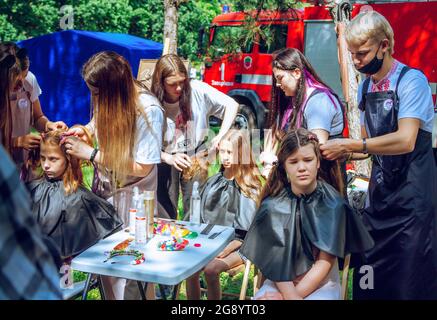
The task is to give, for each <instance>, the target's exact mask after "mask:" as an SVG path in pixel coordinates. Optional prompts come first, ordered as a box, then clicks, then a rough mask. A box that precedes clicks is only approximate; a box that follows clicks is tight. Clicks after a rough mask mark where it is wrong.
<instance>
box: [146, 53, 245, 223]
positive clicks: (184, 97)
mask: <svg viewBox="0 0 437 320" xmlns="http://www.w3.org/2000/svg"><path fill="white" fill-rule="evenodd" d="M151 90H152V92H153V93H154V94H155V95H156V97H157V98H158V100H159V101H160V102H161V103H162V105H163V107H164V113H165V117H166V121H167V129H166V134H165V139H164V148H163V151H162V153H161V157H162V161H163V163H162V164H160V165H159V181H158V184H159V185H158V190H159V191H158V198H159V199H158V200H159V202H160V204H161V205H162V206H163V207H164V208H165V210H166V211H167V213H168V214H169V215H170V216H171V217H172V218H177V205H178V199H179V189H181V190H182V196H183V203H184V213H185V215H186V214H188V212H189V203H190V201H189V198H190V196H191V192H192V187H193V183H194V181H199V182H200V184H202V183H204V182H205V181H204V180H203V179H201V178H200V177H198V176H194V177H193V179H191V180H189V181H184V180H183V179H181V171H182V170H183V169H186V168H189V167H190V166H191V165H192V161H191V158H192V157H193V156H195V155H196V154H199V153H200V152H202V151H205V150H207V149H208V147H207V145H206V143H205V142H206V139H207V138H208V134H209V132H208V129H209V117H210V116H215V117H217V118H220V119H223V122H222V125H221V128H220V131H219V133H218V135H217V136H216V137H214V139H212V141H211V147H212V148H213V149H215V148H216V147H217V145H218V143H219V142H220V140H221V139H222V138H223V137H224V135H225V134H226V132H228V130H229V129H230V128H231V126H232V125H233V123H234V119H235V116H236V114H237V110H238V103H237V102H236V101H235V100H234V99H232V98H231V97H229V96H227V95H226V94H224V93H222V92H220V91H218V90H216V89H215V88H213V87H211V86H210V85H208V84H206V83H204V82H201V81H198V80H191V81H190V79H189V75H188V71H187V69H186V68H185V65H184V63H183V62H182V60H181V59H180V58H179V57H178V56H177V55H174V54H168V55H164V56H162V57H161V58H160V59H159V60H158V62H157V63H156V67H155V70H154V72H153V77H152V88H151Z"/></svg>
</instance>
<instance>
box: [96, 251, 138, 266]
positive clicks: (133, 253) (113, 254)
mask: <svg viewBox="0 0 437 320" xmlns="http://www.w3.org/2000/svg"><path fill="white" fill-rule="evenodd" d="M117 256H133V257H134V259H133V260H132V261H131V262H130V263H129V264H133V265H137V264H141V263H143V262H144V260H145V257H144V253H143V252H141V251H138V250H111V251H110V252H109V256H108V258H107V259H106V260H105V261H103V262H104V263H105V262H107V261H108V260H109V259H112V258H114V257H117ZM114 263H122V262H116V261H113V262H111V264H114Z"/></svg>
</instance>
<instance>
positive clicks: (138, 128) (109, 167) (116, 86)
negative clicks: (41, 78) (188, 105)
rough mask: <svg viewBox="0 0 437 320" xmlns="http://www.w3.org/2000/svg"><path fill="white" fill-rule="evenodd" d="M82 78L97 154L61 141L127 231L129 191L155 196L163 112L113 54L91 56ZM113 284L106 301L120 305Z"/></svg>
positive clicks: (118, 288)
mask: <svg viewBox="0 0 437 320" xmlns="http://www.w3.org/2000/svg"><path fill="white" fill-rule="evenodd" d="M82 75H83V78H84V80H85V83H86V84H87V86H88V88H89V89H90V92H91V101H92V106H93V117H92V120H91V122H90V123H89V124H88V125H87V126H86V127H87V128H88V130H89V131H90V132H91V133H92V134H93V136H94V137H95V138H96V143H97V145H98V148H92V147H90V146H88V145H87V144H85V143H84V142H83V141H81V140H80V139H77V137H74V136H71V137H67V138H66V139H64V143H65V147H66V149H67V151H66V152H67V153H68V154H71V155H73V156H75V157H78V158H79V159H86V160H90V161H91V162H92V163H94V165H95V169H96V170H95V179H94V183H93V190H94V192H96V193H97V194H98V195H99V196H101V197H103V198H104V199H107V200H109V201H110V202H112V203H113V204H114V206H115V207H116V209H117V211H118V214H119V215H120V217H121V218H122V220H123V222H124V223H125V225H126V226H127V225H128V224H129V222H128V212H129V208H130V207H131V205H132V197H133V188H134V187H135V186H137V187H138V188H139V189H140V190H150V191H154V192H155V194H156V189H157V177H158V176H157V168H156V164H158V163H160V162H161V145H162V134H163V130H162V126H163V121H164V117H163V111H162V108H161V106H160V103H159V101H158V100H157V99H156V98H155V97H154V96H153V95H152V94H150V93H149V92H148V90H147V89H146V88H144V87H143V86H142V85H141V84H140V83H139V82H138V81H136V80H135V79H134V77H133V75H132V70H131V67H130V65H129V63H128V62H127V60H126V59H125V58H123V57H122V56H121V55H119V54H117V53H115V52H110V51H104V52H100V53H97V54H95V55H94V56H92V57H91V58H90V59H89V60H88V61H87V62H86V63H85V65H84V66H83V70H82ZM69 134H71V135H75V136H79V137H81V136H83V135H84V131H83V130H81V129H72V130H70V131H69ZM155 198H156V197H155ZM155 200H156V199H155ZM156 207H157V206H155V209H156ZM156 214H157V210H155V215H156ZM112 280H113V286H112V289H113V292H109V293H108V294H109V298H117V299H123V296H124V284H123V283H121V282H122V281H124V280H122V279H120V280H115V279H112ZM117 281H118V284H115V282H117ZM133 285H134V286H136V284H135V283H134V282H133ZM105 290H106V288H105ZM137 291H138V290H136V291H135V294H137ZM135 297H139V296H135ZM126 298H128V297H126Z"/></svg>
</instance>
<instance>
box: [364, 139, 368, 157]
mask: <svg viewBox="0 0 437 320" xmlns="http://www.w3.org/2000/svg"><path fill="white" fill-rule="evenodd" d="M363 153H364V154H367V153H368V152H367V143H366V138H363Z"/></svg>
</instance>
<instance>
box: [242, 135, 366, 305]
mask: <svg viewBox="0 0 437 320" xmlns="http://www.w3.org/2000/svg"><path fill="white" fill-rule="evenodd" d="M319 168H320V152H319V143H318V139H317V136H316V135H315V134H314V133H310V132H309V131H307V130H306V129H298V130H293V131H291V132H289V133H287V134H286V135H285V137H284V139H283V141H282V143H281V147H280V150H279V154H278V162H277V163H276V164H274V166H273V168H272V171H271V174H270V176H269V179H268V181H267V183H266V185H265V187H264V189H263V191H262V195H261V204H260V207H259V209H258V212H257V214H256V217H255V219H254V222H253V224H252V225H251V227H250V229H249V231H248V233H247V236H246V239H245V242H244V244H243V246H242V248H241V253H242V254H243V255H244V256H245V257H246V258H248V259H249V260H251V261H252V262H253V263H254V264H255V265H256V266H257V267H258V268H259V269H260V271H261V272H262V274H263V276H264V277H265V278H266V279H267V280H266V281H265V282H264V284H263V286H262V287H261V288H260V290H259V291H258V292H257V294H256V295H255V299H275V300H276V299H307V300H314V299H317V300H319V299H323V300H325V299H326V300H331V299H340V289H341V287H340V280H339V270H338V264H337V257H344V256H345V255H347V254H348V253H351V252H363V251H366V250H368V249H370V248H371V247H372V246H373V240H372V238H371V237H370V235H369V234H368V232H367V231H366V229H365V227H364V225H363V223H362V222H361V218H360V216H359V215H358V214H357V213H355V212H354V211H352V210H351V209H350V207H349V206H348V205H347V204H346V203H345V201H344V199H343V197H342V196H341V195H340V194H339V193H338V192H337V191H336V190H335V189H334V188H333V187H332V186H330V185H329V184H328V183H326V182H324V181H322V180H318V173H319Z"/></svg>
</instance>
